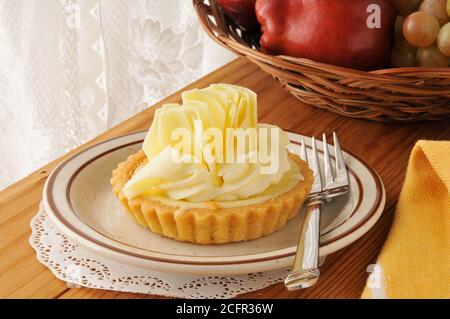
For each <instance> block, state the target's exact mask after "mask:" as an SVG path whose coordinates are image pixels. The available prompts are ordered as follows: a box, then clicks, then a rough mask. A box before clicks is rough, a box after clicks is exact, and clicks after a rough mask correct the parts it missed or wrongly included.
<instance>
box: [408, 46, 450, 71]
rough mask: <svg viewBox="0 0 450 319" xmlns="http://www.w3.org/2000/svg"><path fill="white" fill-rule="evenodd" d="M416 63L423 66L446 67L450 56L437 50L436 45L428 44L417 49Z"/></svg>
mask: <svg viewBox="0 0 450 319" xmlns="http://www.w3.org/2000/svg"><path fill="white" fill-rule="evenodd" d="M416 58H417V64H418V65H419V66H424V67H448V66H449V64H450V57H448V56H445V55H443V54H442V53H441V51H439V49H438V47H437V46H436V45H430V46H427V47H424V48H419V49H417V55H416Z"/></svg>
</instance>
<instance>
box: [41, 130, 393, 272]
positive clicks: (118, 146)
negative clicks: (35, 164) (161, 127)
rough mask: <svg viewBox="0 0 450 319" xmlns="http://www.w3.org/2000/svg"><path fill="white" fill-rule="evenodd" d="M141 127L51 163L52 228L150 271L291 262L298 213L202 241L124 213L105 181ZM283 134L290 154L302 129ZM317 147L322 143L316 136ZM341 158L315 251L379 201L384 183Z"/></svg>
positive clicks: (359, 226) (365, 219)
mask: <svg viewBox="0 0 450 319" xmlns="http://www.w3.org/2000/svg"><path fill="white" fill-rule="evenodd" d="M145 134H146V133H145V132H140V133H134V134H130V135H126V136H122V137H118V138H114V139H111V140H108V141H105V142H103V143H100V144H97V145H95V146H93V147H91V148H89V149H86V150H84V151H82V152H80V153H78V154H75V155H74V156H72V157H71V158H69V159H67V160H66V161H64V162H63V163H61V164H60V165H59V166H58V167H57V168H56V169H55V171H54V172H53V173H52V174H51V175H50V177H49V178H48V180H47V183H46V185H45V189H44V205H45V208H46V211H47V213H48V214H49V216H50V218H51V219H52V221H53V222H54V224H55V225H56V227H57V228H58V229H59V230H60V231H62V232H63V233H64V234H65V235H67V236H68V237H69V238H70V239H72V240H74V241H75V242H77V243H79V244H80V245H82V246H84V247H85V248H87V249H90V250H92V251H94V252H96V253H98V254H101V255H103V256H106V257H109V258H111V259H114V260H116V261H119V262H121V263H124V264H128V265H133V266H137V267H142V268H146V269H151V270H156V271H164V272H175V273H186V274H198V275H231V274H246V273H251V272H259V271H268V270H273V269H277V268H282V267H288V266H290V265H291V264H292V263H293V259H294V254H295V250H296V243H297V237H298V234H299V231H300V226H301V220H302V218H303V212H302V213H301V214H299V216H297V217H296V218H294V219H293V220H291V221H290V222H288V224H287V225H286V226H285V227H284V228H283V229H281V230H280V231H278V232H275V233H274V234H272V235H269V236H266V237H263V238H261V239H257V240H252V241H248V242H241V243H233V244H224V245H206V246H205V245H196V244H189V243H182V242H178V241H175V240H172V239H169V238H165V237H162V236H160V235H157V234H154V233H152V232H151V231H149V230H148V229H145V228H142V227H141V226H139V225H138V224H137V223H136V222H135V221H133V220H131V218H129V217H128V215H127V214H126V213H125V212H124V211H123V209H122V207H121V205H120V202H119V201H118V200H117V199H116V198H115V196H114V194H113V192H112V189H111V185H110V182H109V180H110V177H111V172H112V170H113V169H114V168H116V167H117V165H118V163H120V162H122V161H124V160H125V159H126V158H127V157H128V156H129V155H130V154H133V153H135V152H137V151H138V150H139V149H140V148H141V145H142V141H143V139H144V137H145ZM289 138H290V139H291V142H292V143H291V145H290V151H291V152H294V153H298V152H299V149H300V147H299V144H298V143H299V142H300V140H301V139H302V138H303V136H301V135H298V134H295V133H289ZM304 138H305V139H306V140H307V141H309V140H310V139H309V138H308V137H304ZM318 146H319V149H321V148H322V145H321V144H320V143H319V145H318ZM329 147H330V151H331V152H333V147H332V146H329ZM344 157H345V160H346V163H347V165H348V167H349V173H350V181H351V187H350V192H349V193H348V194H347V195H345V196H342V197H339V198H337V199H335V200H333V201H332V202H330V203H327V204H326V205H325V207H324V208H323V211H322V222H321V224H322V225H321V248H320V255H321V256H325V255H328V254H330V253H333V252H335V251H337V250H339V249H341V248H343V247H345V246H347V245H349V244H350V243H352V242H354V241H355V240H357V239H358V238H360V237H361V236H362V235H363V234H364V233H366V232H367V231H368V230H369V229H370V228H371V227H372V226H373V225H374V224H375V222H376V221H377V220H378V218H379V217H380V215H381V213H382V211H383V208H384V204H385V191H384V187H383V184H382V182H381V179H380V178H379V177H378V175H377V174H376V173H375V171H374V170H373V169H372V168H371V167H370V166H369V165H368V164H367V163H365V162H363V161H362V160H360V159H358V158H357V157H356V156H354V155H351V154H349V153H347V152H345V154H344Z"/></svg>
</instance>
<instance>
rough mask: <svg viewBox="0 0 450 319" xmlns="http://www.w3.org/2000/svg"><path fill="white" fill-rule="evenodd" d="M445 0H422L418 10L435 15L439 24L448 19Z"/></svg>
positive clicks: (444, 22)
mask: <svg viewBox="0 0 450 319" xmlns="http://www.w3.org/2000/svg"><path fill="white" fill-rule="evenodd" d="M446 7H447V0H423V2H422V4H421V5H420V8H419V10H420V11H423V12H426V13H429V14H431V15H433V16H435V17H436V18H437V19H438V21H439V23H440V24H441V25H444V24H446V23H447V22H448V21H449V17H448V15H447V8H446Z"/></svg>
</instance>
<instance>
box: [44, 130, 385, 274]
mask: <svg viewBox="0 0 450 319" xmlns="http://www.w3.org/2000/svg"><path fill="white" fill-rule="evenodd" d="M144 132H145V131H142V132H133V133H129V134H125V135H122V136H118V137H114V138H111V139H108V140H105V141H103V142H100V143H97V144H95V145H92V146H90V147H88V148H86V149H84V150H82V151H80V152H78V153H76V154H74V155H72V156H71V157H69V158H68V159H66V160H65V161H63V162H62V163H61V164H60V165H59V166H58V167H57V168H55V170H54V171H53V172H52V174H51V175H50V176H49V178H48V181H47V183H48V184H47V185H48V187H47V192H46V195H47V199H48V204H49V206H50V209H51V210H52V212H53V214H55V216H57V217H58V219H59V220H60V222H61V223H62V224H63V225H64V226H65V227H66V228H68V229H69V230H71V231H72V232H73V233H75V234H76V235H77V236H80V237H82V238H84V239H85V240H88V241H90V242H92V243H94V244H96V245H98V246H101V247H103V248H107V249H110V250H113V251H115V252H118V253H120V254H123V255H127V256H132V257H136V258H141V259H145V260H151V261H157V262H165V263H173V264H187V265H188V264H195V265H218V266H219V265H232V264H247V263H257V262H263V261H270V260H276V259H280V258H285V257H290V256H294V255H295V252H292V253H284V254H280V255H276V256H269V257H265V258H256V259H249V260H243V261H239V260H238V261H222V262H201V261H184V260H171V259H164V258H159V257H153V256H147V255H142V254H139V253H134V252H130V251H127V250H123V249H121V248H117V247H114V246H111V245H109V244H106V243H104V242H101V241H99V240H97V239H95V238H92V237H91V236H89V235H87V234H85V233H83V232H81V231H79V229H77V228H75V227H74V226H73V225H71V224H70V223H69V222H68V221H67V220H66V219H65V218H64V217H63V216H62V215H61V213H60V212H59V211H58V209H57V208H56V205H55V203H54V199H53V196H52V194H53V192H52V189H53V184H54V180H55V178H56V176H57V175H58V173H59V172H60V171H61V170H62V168H64V167H65V166H66V165H67V163H69V162H70V161H72V160H73V159H74V158H76V157H78V156H80V155H81V154H83V153H85V152H87V151H89V150H91V149H92V148H94V147H98V146H99V145H102V144H105V143H108V142H111V141H114V140H116V139H120V138H123V137H127V136H130V135H134V134H139V133H144ZM289 132H290V131H289ZM290 133H294V134H297V135H299V134H298V133H295V132H290ZM142 141H143V140H139V141H135V142H131V143H127V144H124V145H121V146H118V147H116V148H114V149H111V150H109V151H106V152H104V153H102V154H100V155H97V156H96V157H95V158H94V159H91V160H89V161H88V162H87V163H83V165H82V166H81V167H79V168H78V169H77V171H76V172H75V173H74V174H73V176H71V181H72V180H73V178H74V175H78V173H79V171H81V170H82V169H83V168H85V167H86V166H88V165H89V164H90V163H92V162H93V161H94V160H96V159H98V158H100V157H102V156H104V155H106V154H109V153H111V152H112V151H115V150H117V149H121V148H124V147H128V146H131V145H135V144H138V143H142ZM291 143H293V144H297V145H298V144H299V143H297V142H295V141H291ZM343 150H344V151H345V152H346V153H348V154H350V155H351V156H353V157H355V158H356V159H357V160H359V161H360V162H361V163H362V164H363V165H364V166H365V167H366V168H367V169H368V170H369V172H370V173H371V175H372V177H373V178H374V179H375V183H376V189H377V197H376V204H375V205H374V206H373V207H372V209H371V210H370V211H369V213H368V214H367V215H366V218H364V219H363V220H362V221H360V222H359V223H358V224H356V225H355V226H353V227H352V228H351V229H349V230H348V231H346V232H345V233H343V234H340V235H339V236H337V237H336V238H332V239H330V240H329V241H327V242H325V243H321V246H325V245H327V244H330V243H332V242H335V241H337V240H339V239H341V238H343V237H345V236H347V235H349V234H351V233H353V232H354V231H355V230H357V229H359V228H360V227H361V226H362V225H364V224H365V223H366V222H367V221H368V220H369V219H370V218H371V217H372V216H373V215H374V214H375V212H376V211H377V210H378V209H379V207H380V205H381V190H382V187H381V181H380V179H379V177H378V174H376V172H375V171H374V170H373V169H372V167H370V166H369V165H368V164H367V163H366V162H365V161H363V160H362V159H361V158H359V157H358V156H356V155H354V154H353V153H351V152H348V151H346V150H345V149H343ZM351 173H352V175H353V176H354V177H355V180H358V182H359V183H358V185H359V187H361V182H360V181H359V178H357V175H356V174H354V172H353V171H351ZM71 181H70V182H69V184H68V186H69V185H70V184H71ZM360 189H361V191H363V189H362V187H361V188H360ZM67 192H70V187H67V189H66V196H67ZM362 195H363V192H361V196H359V202H360V201H361V198H362ZM69 198H70V196H69ZM359 204H360V203H359ZM69 206H70V208H71V210H72V213H75V215H76V216H78V215H77V214H76V212H75V211H74V210H73V207H72V204H71V201H70V199H69ZM355 207H359V205H357V206H355ZM354 211H356V210H354ZM353 213H354V212H352V215H353ZM347 220H348V219H347ZM87 226H89V225H87ZM89 227H90V228H91V229H93V230H94V231H96V232H98V231H97V230H95V229H94V228H92V227H91V226H89ZM99 234H100V235H102V236H105V235H103V234H101V233H99ZM105 237H107V238H109V239H111V240H113V241H115V242H117V243H120V244H121V245H126V246H128V247H132V248H137V247H133V246H129V245H127V244H124V243H121V242H119V241H117V240H115V239H112V238H110V237H108V236H105ZM138 249H142V248H138ZM149 252H152V251H149ZM154 253H158V252H154ZM263 253H264V252H262V253H255V254H254V255H259V254H263ZM268 253H269V252H268ZM166 255H170V256H186V255H172V254H166ZM249 255H253V254H246V255H236V256H232V257H242V256H249ZM186 257H191V258H195V257H198V256H186ZM211 257H218V256H211ZM205 258H208V256H205ZM219 258H220V257H219Z"/></svg>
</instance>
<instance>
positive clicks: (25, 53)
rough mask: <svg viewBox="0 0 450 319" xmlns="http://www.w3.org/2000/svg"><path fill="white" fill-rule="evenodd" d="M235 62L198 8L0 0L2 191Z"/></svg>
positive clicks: (143, 0) (185, 1) (186, 2)
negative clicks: (202, 23) (200, 18)
mask: <svg viewBox="0 0 450 319" xmlns="http://www.w3.org/2000/svg"><path fill="white" fill-rule="evenodd" d="M233 58H234V55H233V54H231V53H229V52H228V51H226V50H225V49H223V48H221V47H219V46H218V45H216V44H214V43H213V42H212V41H211V40H210V39H209V38H208V37H207V36H206V35H205V33H204V32H203V30H201V27H200V25H199V23H198V22H197V18H196V16H195V13H194V12H193V8H192V2H191V1H190V0H164V1H162V0H0V189H2V188H4V187H6V186H8V185H9V184H11V183H13V182H15V181H16V180H18V179H19V178H21V177H24V176H26V175H27V174H29V173H31V172H32V171H33V170H35V169H37V168H38V167H40V166H42V165H44V164H46V163H48V162H50V161H51V160H53V159H54V158H56V157H58V156H60V155H62V154H64V153H65V152H67V151H69V150H70V149H72V148H74V147H76V146H77V145H80V144H81V143H83V142H85V141H87V140H89V139H91V138H92V137H94V136H96V135H98V134H99V133H101V132H102V131H105V130H106V129H108V128H110V127H111V126H113V125H115V124H117V123H119V122H121V121H123V120H125V119H127V118H128V117H130V116H131V115H133V114H135V113H137V112H139V111H141V110H143V109H144V108H146V107H147V106H148V105H151V104H153V103H155V102H156V101H158V100H160V99H161V98H163V97H165V96H167V95H169V94H170V93H172V92H174V91H176V90H177V89H180V88H182V87H183V86H185V85H187V84H188V83H190V82H193V81H194V80H196V79H197V78H199V77H201V76H203V75H205V74H207V73H209V72H211V71H212V70H214V69H215V68H217V67H219V66H221V65H223V64H225V63H226V62H228V61H230V60H231V59H233Z"/></svg>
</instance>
